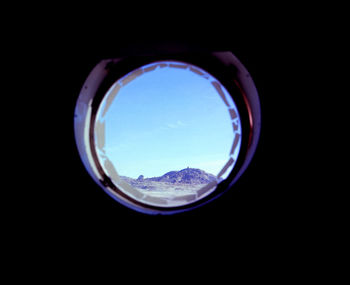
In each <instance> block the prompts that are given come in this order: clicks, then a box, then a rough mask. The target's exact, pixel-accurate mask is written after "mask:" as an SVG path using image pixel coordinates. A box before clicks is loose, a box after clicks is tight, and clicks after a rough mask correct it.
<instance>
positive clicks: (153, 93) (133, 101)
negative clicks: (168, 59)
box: [103, 67, 234, 178]
mask: <svg viewBox="0 0 350 285" xmlns="http://www.w3.org/2000/svg"><path fill="white" fill-rule="evenodd" d="M211 80H214V78H210V79H209V80H207V79H204V78H203V77H201V76H199V75H198V74H195V73H193V72H191V71H189V70H183V69H179V68H170V67H165V68H159V67H158V68H157V69H155V70H154V71H151V72H147V73H144V74H143V75H141V76H139V77H137V78H136V79H134V80H133V81H131V82H130V83H128V84H127V85H126V86H124V87H122V88H121V89H120V91H119V92H118V94H117V96H116V97H115V99H114V101H113V103H112V104H111V105H110V107H109V109H108V112H107V113H106V115H105V117H104V118H103V119H104V120H105V122H106V129H105V140H106V144H105V151H106V153H107V155H108V157H109V159H110V160H111V161H112V162H113V163H114V165H115V168H116V169H117V171H118V173H119V174H120V175H124V176H129V177H133V178H137V177H138V176H139V175H141V174H142V175H144V176H145V177H154V176H160V175H163V174H164V173H166V172H168V171H172V170H181V169H183V168H186V167H191V168H200V169H202V170H204V171H206V172H209V173H212V174H214V175H217V174H218V173H219V171H220V170H221V169H222V167H223V166H224V165H225V163H226V162H227V161H228V159H229V152H230V150H231V146H232V142H233V137H234V134H233V129H232V122H231V118H230V115H229V112H228V110H227V107H226V106H225V104H224V103H223V101H222V99H221V98H220V96H219V95H218V93H217V92H216V90H215V88H214V87H213V86H212V84H211ZM227 97H229V96H227ZM229 100H230V102H232V100H231V99H229Z"/></svg>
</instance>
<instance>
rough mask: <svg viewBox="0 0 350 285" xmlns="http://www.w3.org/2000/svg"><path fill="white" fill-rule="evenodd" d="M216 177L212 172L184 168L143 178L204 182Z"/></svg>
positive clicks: (164, 180)
mask: <svg viewBox="0 0 350 285" xmlns="http://www.w3.org/2000/svg"><path fill="white" fill-rule="evenodd" d="M215 179H216V177H215V176H214V175H213V174H210V173H206V172H205V171H203V170H201V169H197V168H189V167H188V168H185V169H182V170H180V171H170V172H168V173H165V174H164V175H163V176H160V177H152V178H146V179H145V180H150V181H157V182H168V183H183V184H205V183H209V182H211V181H214V180H215Z"/></svg>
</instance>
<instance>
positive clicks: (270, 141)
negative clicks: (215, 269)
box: [14, 18, 310, 263]
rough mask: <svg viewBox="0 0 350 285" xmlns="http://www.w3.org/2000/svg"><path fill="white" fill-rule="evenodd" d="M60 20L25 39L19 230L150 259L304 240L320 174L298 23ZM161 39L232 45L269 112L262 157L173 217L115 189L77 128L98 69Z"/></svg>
mask: <svg viewBox="0 0 350 285" xmlns="http://www.w3.org/2000/svg"><path fill="white" fill-rule="evenodd" d="M57 23H58V24H57V25H56V26H54V27H50V28H49V29H48V30H47V31H44V30H40V32H39V33H37V32H36V33H28V37H25V38H23V41H24V42H26V44H27V49H26V52H25V53H24V55H23V56H22V58H21V59H20V61H21V62H22V64H21V74H20V75H17V78H21V80H22V78H24V79H23V80H25V79H26V78H25V77H28V78H30V80H29V83H28V85H26V87H27V90H30V91H31V95H30V96H29V95H28V94H24V95H23V100H22V102H23V103H22V104H21V106H22V107H23V109H25V110H26V112H27V113H28V116H26V117H25V118H24V119H23V121H22V122H21V123H20V128H21V130H22V132H21V135H20V136H21V138H22V142H23V138H25V144H24V146H22V150H23V151H24V153H25V154H26V161H27V166H26V168H27V169H29V170H26V173H28V175H27V174H25V175H23V176H22V175H18V177H16V178H15V179H14V181H15V182H16V183H24V187H23V188H25V190H21V193H20V194H21V195H19V196H18V198H17V201H18V205H21V206H20V208H21V211H20V214H19V219H18V220H19V221H20V223H19V224H16V225H17V226H18V227H19V228H20V230H21V233H22V234H20V235H19V236H23V235H25V236H26V240H29V241H35V245H36V246H35V248H40V249H44V250H43V251H45V248H48V249H49V252H51V251H52V250H53V251H54V252H55V253H56V254H70V253H72V252H73V251H77V252H79V255H82V256H84V254H90V253H91V252H92V251H97V252H98V251H103V252H105V251H107V252H108V251H109V250H114V249H116V250H119V251H125V250H126V251H127V252H129V253H130V252H132V254H131V255H132V256H138V257H139V258H141V257H142V258H144V259H145V260H147V258H149V257H150V256H152V255H153V254H156V256H157V257H158V258H159V260H162V258H163V259H164V258H165V257H167V258H169V257H173V256H176V257H182V258H184V257H185V256H193V255H195V256H197V257H198V256H199V257H200V256H206V255H207V254H209V253H220V254H226V253H227V255H229V256H232V255H234V254H235V253H236V252H237V251H241V252H243V253H244V252H246V253H247V255H249V254H250V253H251V252H255V253H257V252H261V254H262V256H265V255H268V253H269V252H270V250H272V249H274V250H275V251H276V252H278V249H279V248H280V247H283V248H284V249H285V248H286V247H288V250H293V248H297V244H298V242H300V239H302V236H301V235H302V234H301V233H303V232H304V229H306V228H308V227H309V226H310V223H309V220H310V216H309V215H308V214H309V213H308V211H307V210H306V208H305V204H306V203H307V202H306V194H305V192H304V189H305V188H306V187H307V186H308V184H309V183H310V181H309V180H308V179H305V177H307V175H305V171H304V170H305V165H304V163H303V159H304V158H305V156H304V154H305V152H306V151H307V150H308V146H307V142H305V139H304V133H303V131H301V129H300V124H301V123H304V122H305V121H304V119H301V118H303V115H304V113H303V112H304V111H305V110H303V104H302V103H303V102H305V90H304V88H303V83H301V81H300V76H299V74H298V72H297V70H298V69H299V66H300V63H301V62H300V61H301V59H300V58H299V57H298V55H299V54H300V48H301V46H302V44H301V40H300V41H299V40H295V36H294V30H293V29H290V28H283V29H281V28H278V29H277V28H276V26H275V24H274V25H261V23H255V24H254V25H250V26H246V25H244V24H242V23H241V24H239V23H233V22H231V21H230V19H228V20H227V21H226V22H224V23H222V22H219V23H218V22H216V21H215V23H216V25H215V23H213V22H211V21H210V19H209V20H208V19H207V21H205V22H203V23H202V24H200V25H199V24H198V22H197V21H194V22H193V23H192V22H191V23H188V22H184V23H183V24H182V25H181V26H178V25H175V26H174V25H172V26H167V25H165V26H164V27H159V25H152V26H145V25H143V23H142V22H141V23H140V22H137V24H136V27H137V28H135V26H131V23H133V21H129V22H128V23H130V26H128V25H121V24H120V23H115V24H111V22H109V23H108V24H106V25H105V26H104V25H103V24H101V23H100V25H95V24H94V23H95V22H94V21H92V20H91V18H89V19H85V20H80V21H77V22H76V23H74V25H73V24H72V25H67V24H66V25H63V24H62V23H64V19H60V20H59V21H58V22H57ZM157 46H163V47H164V46H165V47H167V48H169V49H175V50H176V49H177V48H178V47H184V46H185V47H186V46H196V47H198V48H200V49H205V50H206V49H207V50H219V51H220V50H222V51H226V50H230V51H232V52H233V53H234V54H235V55H236V56H237V57H238V58H239V59H240V61H241V62H242V63H243V64H244V65H245V67H246V68H247V69H248V71H249V72H250V74H251V76H252V78H253V80H254V82H255V84H256V87H257V90H258V93H259V96H260V100H261V111H262V128H261V135H260V140H259V144H258V147H257V150H256V153H255V156H254V158H253V160H252V162H251V164H250V166H249V167H248V169H247V170H246V171H245V173H244V174H243V176H242V177H241V178H240V179H239V180H238V182H237V183H236V184H235V186H234V188H232V189H231V190H230V191H228V192H227V193H225V194H224V195H222V196H221V197H220V198H218V199H217V200H215V201H213V202H211V203H209V204H207V205H205V206H203V207H200V208H198V209H195V210H193V211H190V212H186V213H182V214H176V215H172V216H149V215H145V214H141V213H137V212H135V211H132V210H130V209H128V208H126V207H124V206H122V205H119V204H118V203H117V202H115V201H114V200H113V199H112V198H110V197H109V196H108V195H107V194H105V193H104V192H103V190H102V189H100V188H99V187H98V186H97V185H96V184H95V183H94V182H93V180H92V179H91V178H90V176H89V175H88V173H87V172H86V171H85V168H84V166H83V164H82V163H81V161H80V158H79V155H78V152H77V149H76V145H75V140H74V132H73V131H74V130H73V115H74V108H75V103H76V100H77V97H78V95H79V92H80V89H81V87H82V85H83V83H84V81H85V79H86V77H87V76H88V74H89V72H90V71H91V70H92V68H93V67H94V66H95V65H96V64H97V63H98V62H99V61H100V60H101V59H104V58H109V57H118V56H119V55H123V54H125V53H126V52H130V51H133V52H135V53H137V52H140V51H143V50H147V49H151V50H154V49H156V48H157ZM23 74H26V76H23ZM26 95H28V96H26ZM306 167H307V166H306ZM28 181H29V185H30V187H28V186H26V185H28ZM29 188H30V191H28V189H29ZM16 214H18V212H17V213H16ZM30 244H31V243H30V242H29V247H30ZM260 257H261V256H260ZM261 258H262V257H261ZM187 262H189V260H187ZM213 262H214V263H215V262H216V261H215V260H213Z"/></svg>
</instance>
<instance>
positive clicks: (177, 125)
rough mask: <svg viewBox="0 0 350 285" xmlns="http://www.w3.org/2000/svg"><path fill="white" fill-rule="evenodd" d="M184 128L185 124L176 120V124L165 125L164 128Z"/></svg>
mask: <svg viewBox="0 0 350 285" xmlns="http://www.w3.org/2000/svg"><path fill="white" fill-rule="evenodd" d="M185 126H186V124H185V123H184V122H182V121H180V120H178V121H177V122H176V123H171V124H166V127H167V128H169V129H178V128H181V127H185Z"/></svg>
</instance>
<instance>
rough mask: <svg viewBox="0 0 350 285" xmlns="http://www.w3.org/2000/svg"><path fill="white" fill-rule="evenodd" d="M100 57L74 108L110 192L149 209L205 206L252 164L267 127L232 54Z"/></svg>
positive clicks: (94, 171) (86, 160)
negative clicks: (262, 126) (106, 58)
mask: <svg viewBox="0 0 350 285" xmlns="http://www.w3.org/2000/svg"><path fill="white" fill-rule="evenodd" d="M207 58H208V60H205V58H203V56H200V57H196V56H194V55H189V56H178V57H174V56H172V58H166V57H164V58H158V57H141V58H133V59H131V60H130V58H126V59H108V60H102V61H101V62H100V63H98V64H97V65H96V67H95V68H94V69H93V70H92V72H91V73H90V75H89V77H88V78H87V79H86V82H85V83H84V86H83V88H82V90H81V93H80V95H79V97H78V101H77V104H76V110H75V119H74V123H75V137H76V142H77V146H78V150H79V153H80V156H81V158H82V161H83V164H84V166H85V168H86V169H87V171H88V172H89V174H90V175H91V176H92V178H93V179H94V180H95V182H96V183H97V184H99V185H100V186H101V187H102V188H103V189H104V191H105V192H106V193H108V194H109V195H110V196H111V197H112V198H114V199H115V200H116V201H118V202H120V203H121V204H123V205H125V206H128V207H129V208H132V209H134V210H137V211H140V212H143V213H148V214H172V213H177V212H182V211H186V210H189V209H193V208H195V207H198V206H200V205H203V204H205V203H207V202H209V201H211V200H213V199H214V198H215V197H218V196H219V195H221V194H222V193H223V192H225V191H226V190H228V189H230V188H233V184H234V182H235V181H236V180H237V179H238V178H239V176H240V175H241V174H242V173H243V171H244V170H245V168H246V167H247V165H248V164H249V162H250V160H251V158H252V155H253V153H254V150H255V148H256V144H257V140H258V136H259V132H260V105H259V99H258V95H257V91H256V89H255V86H254V83H253V81H252V79H251V77H250V76H249V74H248V72H247V71H246V69H245V68H244V66H243V65H242V64H241V63H240V62H239V61H238V59H236V57H234V56H233V54H232V53H216V54H210V55H208V56H207Z"/></svg>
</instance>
